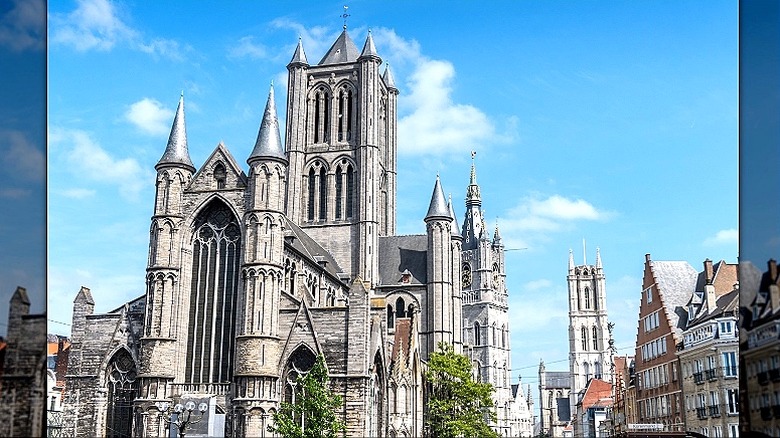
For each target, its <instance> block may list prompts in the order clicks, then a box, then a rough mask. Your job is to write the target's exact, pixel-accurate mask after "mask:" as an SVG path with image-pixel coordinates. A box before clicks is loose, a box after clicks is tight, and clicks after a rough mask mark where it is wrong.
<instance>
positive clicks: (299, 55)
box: [287, 37, 309, 67]
mask: <svg viewBox="0 0 780 438" xmlns="http://www.w3.org/2000/svg"><path fill="white" fill-rule="evenodd" d="M296 64H301V65H309V61H307V60H306V52H304V51H303V41H301V38H300V37H298V46H296V47H295V53H293V57H292V59H291V60H290V63H289V64H287V66H288V67H289V66H292V65H296Z"/></svg>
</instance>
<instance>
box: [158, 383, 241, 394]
mask: <svg viewBox="0 0 780 438" xmlns="http://www.w3.org/2000/svg"><path fill="white" fill-rule="evenodd" d="M171 386H172V387H173V388H172V389H173V391H172V393H173V394H212V395H217V396H219V395H228V394H230V383H174V384H173V385H171Z"/></svg>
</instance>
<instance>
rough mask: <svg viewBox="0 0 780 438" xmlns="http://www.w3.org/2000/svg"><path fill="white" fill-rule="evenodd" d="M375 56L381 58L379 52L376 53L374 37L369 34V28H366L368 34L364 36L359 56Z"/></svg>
mask: <svg viewBox="0 0 780 438" xmlns="http://www.w3.org/2000/svg"><path fill="white" fill-rule="evenodd" d="M362 58H375V59H379V60H381V58H380V57H379V54H378V53H376V46H374V38H373V37H372V36H371V29H369V30H368V36H367V37H366V43H365V44H364V45H363V52H362V53H360V58H358V59H362Z"/></svg>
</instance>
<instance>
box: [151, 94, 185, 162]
mask: <svg viewBox="0 0 780 438" xmlns="http://www.w3.org/2000/svg"><path fill="white" fill-rule="evenodd" d="M167 167H179V168H184V169H187V170H189V171H190V173H193V172H195V166H193V165H192V160H191V159H190V151H189V149H188V148H187V128H186V126H185V123H184V92H182V93H181V97H179V106H178V107H177V108H176V116H174V118H173V126H171V134H170V135H169V136H168V144H167V146H166V147H165V153H163V155H162V157H160V161H158V162H157V165H155V166H154V168H155V170H157V171H160V170H161V169H163V168H167Z"/></svg>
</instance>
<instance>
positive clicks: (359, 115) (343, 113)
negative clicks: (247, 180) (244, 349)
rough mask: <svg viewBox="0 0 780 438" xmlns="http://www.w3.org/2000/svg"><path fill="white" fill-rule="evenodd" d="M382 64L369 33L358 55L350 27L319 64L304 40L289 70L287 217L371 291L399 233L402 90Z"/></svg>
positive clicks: (296, 51) (387, 68)
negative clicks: (385, 246)
mask: <svg viewBox="0 0 780 438" xmlns="http://www.w3.org/2000/svg"><path fill="white" fill-rule="evenodd" d="M381 63H382V59H381V58H380V57H379V55H378V54H377V52H376V47H375V46H374V40H373V38H372V36H371V32H370V31H369V33H368V36H367V37H366V42H365V44H364V46H363V50H362V51H361V52H358V50H357V47H356V46H355V44H354V43H353V42H352V39H351V38H350V37H349V34H348V33H347V29H346V26H345V27H344V31H343V32H342V33H341V35H339V37H338V39H337V40H336V42H335V43H333V45H332V46H331V48H330V49H329V50H328V52H327V53H326V54H325V56H324V57H323V58H322V60H321V61H320V62H319V63H318V64H316V65H310V64H309V63H308V61H307V59H306V54H305V53H304V50H303V43H302V42H301V41H299V42H298V46H297V47H296V49H295V53H294V54H293V58H292V60H291V61H290V63H289V64H288V65H287V70H288V71H289V75H288V97H287V131H286V140H287V154H288V157H289V161H290V166H289V174H288V181H289V190H288V192H287V199H286V214H287V217H288V218H289V219H290V220H292V221H294V222H295V223H296V224H298V225H299V226H300V227H301V228H303V229H305V230H306V232H307V233H308V234H309V235H310V236H311V237H312V238H314V239H315V240H317V241H318V242H320V243H321V244H322V245H323V247H324V248H325V249H327V250H328V251H330V252H331V253H332V254H333V256H334V257H335V258H336V260H337V261H338V263H339V264H340V265H341V267H342V268H343V269H344V270H345V271H347V272H348V273H349V274H350V276H351V278H356V277H358V276H359V277H360V278H361V279H362V280H364V281H368V282H370V283H371V284H376V283H377V279H378V259H377V253H378V237H379V236H387V235H393V234H395V226H396V219H395V202H396V175H397V171H396V152H397V133H396V118H397V110H396V108H397V97H398V89H397V88H396V87H395V83H394V80H393V75H392V73H391V72H390V69H389V67H385V70H384V74H380V73H379V68H380V65H381ZM344 242H353V244H352V245H349V246H345V245H343V243H344Z"/></svg>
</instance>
